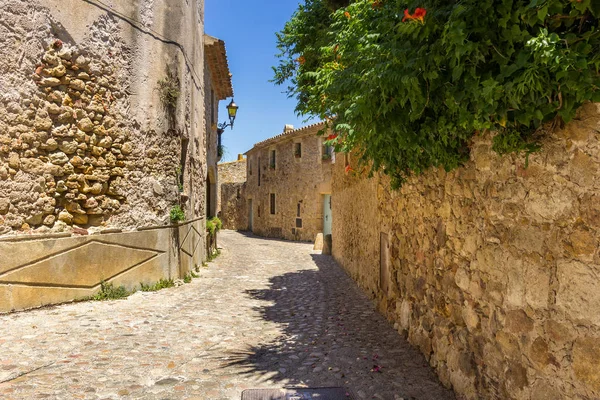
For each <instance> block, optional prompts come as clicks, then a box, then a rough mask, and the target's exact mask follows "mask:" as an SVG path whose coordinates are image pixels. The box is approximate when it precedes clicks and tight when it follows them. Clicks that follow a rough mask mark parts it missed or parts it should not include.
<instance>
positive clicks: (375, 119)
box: [273, 0, 600, 186]
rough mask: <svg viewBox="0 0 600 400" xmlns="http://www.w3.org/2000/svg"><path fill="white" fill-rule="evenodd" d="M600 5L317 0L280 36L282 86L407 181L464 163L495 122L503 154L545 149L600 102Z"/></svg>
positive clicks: (341, 138) (537, 0)
mask: <svg viewBox="0 0 600 400" xmlns="http://www.w3.org/2000/svg"><path fill="white" fill-rule="evenodd" d="M599 3H600V1H598V0H460V1H448V0H418V1H408V2H407V1H406V0H358V1H351V2H349V4H348V2H340V1H336V2H332V1H331V0H306V1H305V3H304V4H302V5H300V7H299V9H298V10H297V11H296V13H295V14H294V15H293V16H292V18H291V20H290V21H288V22H287V24H286V25H285V28H284V29H283V30H282V31H281V32H279V33H278V35H277V39H278V47H279V50H280V51H281V52H280V54H279V55H278V57H279V65H278V66H276V67H274V68H273V69H274V73H275V77H274V82H276V83H278V84H285V83H289V87H288V94H289V95H290V96H291V97H296V98H297V101H298V103H297V109H296V110H297V112H298V113H299V114H303V115H310V116H319V117H320V118H322V119H324V120H326V121H329V124H330V125H331V126H332V127H333V129H334V130H335V131H336V132H337V133H338V136H337V138H335V139H333V140H332V142H333V143H332V144H334V145H335V146H336V148H337V150H338V151H339V150H344V151H349V150H351V149H358V151H359V153H360V154H361V159H362V160H363V161H365V162H368V163H369V164H370V165H372V167H373V170H380V169H383V171H384V172H385V173H386V174H389V175H390V176H391V177H392V182H393V184H394V185H395V186H397V185H399V184H401V183H402V181H403V180H404V179H405V178H406V177H408V176H410V175H411V174H413V173H416V174H418V173H421V172H422V171H424V170H425V169H427V168H429V167H431V166H436V167H439V166H441V167H444V168H445V169H446V170H451V169H453V168H456V167H457V166H459V165H460V164H461V163H462V162H464V161H465V160H466V159H468V156H469V144H470V141H471V139H472V137H473V135H475V134H477V132H480V131H483V130H486V129H491V130H494V131H497V132H498V134H497V135H496V136H495V138H494V149H495V150H496V151H497V152H499V153H508V152H526V153H529V152H532V151H535V150H536V149H537V147H538V145H537V144H536V143H537V139H539V136H540V135H542V134H543V132H544V129H546V128H547V127H548V126H551V125H553V124H550V122H551V121H553V122H554V123H555V124H556V123H562V122H568V121H569V120H571V119H572V118H573V117H574V115H575V111H576V109H577V108H578V107H579V106H580V105H582V104H583V103H585V102H589V101H596V102H597V101H600V31H599V26H598V24H599V19H598V17H599V15H600V10H599V8H600V4H599ZM417 8H418V9H419V10H417ZM417 16H418V18H417ZM555 124H554V125H555Z"/></svg>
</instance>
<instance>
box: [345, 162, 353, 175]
mask: <svg viewBox="0 0 600 400" xmlns="http://www.w3.org/2000/svg"><path fill="white" fill-rule="evenodd" d="M344 172H346V175H348V174H349V173H350V172H354V170H353V169H352V167H351V166H350V164H348V165H346V168H345V169H344Z"/></svg>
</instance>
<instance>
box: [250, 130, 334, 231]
mask: <svg viewBox="0 0 600 400" xmlns="http://www.w3.org/2000/svg"><path fill="white" fill-rule="evenodd" d="M323 129H324V124H322V123H319V124H314V125H310V126H307V127H304V128H300V129H293V127H291V126H289V125H288V126H286V128H285V129H284V132H283V133H281V134H280V135H277V136H275V137H273V138H270V139H267V140H265V141H262V142H260V143H257V144H256V145H254V147H253V148H252V149H251V150H249V151H248V152H247V153H246V156H247V181H246V192H245V198H246V201H247V207H248V208H247V210H248V217H247V219H248V229H249V230H250V231H252V232H254V233H256V234H258V235H261V236H267V237H273V238H282V239H290V240H304V241H314V240H315V238H316V236H317V234H318V233H321V232H323V231H324V230H327V229H328V227H329V226H328V223H329V224H330V223H331V215H330V211H331V208H330V204H331V203H330V200H331V170H332V165H333V163H334V162H335V157H334V155H333V153H332V152H331V150H330V149H328V148H326V147H324V146H323V139H324V137H323V136H320V135H318V133H319V131H321V130H323ZM332 156H333V157H332ZM327 233H328V232H327Z"/></svg>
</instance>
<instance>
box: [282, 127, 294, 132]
mask: <svg viewBox="0 0 600 400" xmlns="http://www.w3.org/2000/svg"><path fill="white" fill-rule="evenodd" d="M293 130H294V125H286V126H284V127H283V133H288V132H291V131H293Z"/></svg>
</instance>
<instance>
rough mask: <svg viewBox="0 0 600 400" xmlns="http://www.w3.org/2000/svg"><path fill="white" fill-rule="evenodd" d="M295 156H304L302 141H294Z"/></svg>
mask: <svg viewBox="0 0 600 400" xmlns="http://www.w3.org/2000/svg"><path fill="white" fill-rule="evenodd" d="M294 157H296V158H300V157H302V143H294Z"/></svg>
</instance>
